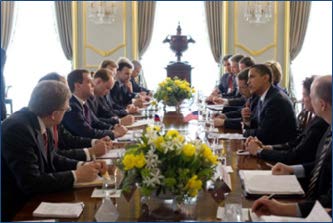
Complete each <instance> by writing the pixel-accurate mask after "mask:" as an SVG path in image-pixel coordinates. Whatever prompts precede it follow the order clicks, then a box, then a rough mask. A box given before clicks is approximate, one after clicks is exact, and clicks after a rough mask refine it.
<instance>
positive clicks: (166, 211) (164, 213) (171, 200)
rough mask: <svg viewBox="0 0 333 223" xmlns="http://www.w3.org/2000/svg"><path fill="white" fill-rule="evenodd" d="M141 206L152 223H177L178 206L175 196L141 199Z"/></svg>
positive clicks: (154, 196)
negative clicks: (170, 222) (161, 222)
mask: <svg viewBox="0 0 333 223" xmlns="http://www.w3.org/2000/svg"><path fill="white" fill-rule="evenodd" d="M141 201H142V203H143V204H142V206H143V207H145V208H146V209H147V210H145V211H146V212H147V214H148V217H149V220H153V221H161V220H162V221H179V220H180V219H181V217H180V209H179V208H180V206H179V205H178V204H177V201H176V199H175V196H172V195H164V194H159V195H155V194H153V195H151V196H145V197H143V198H142V200H141Z"/></svg>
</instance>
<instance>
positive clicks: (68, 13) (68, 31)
mask: <svg viewBox="0 0 333 223" xmlns="http://www.w3.org/2000/svg"><path fill="white" fill-rule="evenodd" d="M55 11H56V17H57V18H56V19H57V27H58V33H59V38H60V43H61V47H62V49H63V51H64V54H65V56H66V58H67V59H68V60H72V58H73V45H72V41H73V38H72V2H71V1H55Z"/></svg>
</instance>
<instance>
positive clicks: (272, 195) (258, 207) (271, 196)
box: [253, 194, 275, 212]
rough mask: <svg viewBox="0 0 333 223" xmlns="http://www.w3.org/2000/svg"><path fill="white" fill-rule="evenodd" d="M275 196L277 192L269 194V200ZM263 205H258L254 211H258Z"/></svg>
mask: <svg viewBox="0 0 333 223" xmlns="http://www.w3.org/2000/svg"><path fill="white" fill-rule="evenodd" d="M274 196H275V194H271V195H269V196H268V198H267V199H268V200H272V198H273V197H274ZM262 206H263V205H258V206H257V208H256V209H255V210H254V211H253V212H256V211H257V210H259V209H260V208H261V207H262Z"/></svg>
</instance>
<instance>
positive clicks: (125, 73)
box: [109, 58, 143, 109]
mask: <svg viewBox="0 0 333 223" xmlns="http://www.w3.org/2000/svg"><path fill="white" fill-rule="evenodd" d="M132 70H133V65H132V63H131V61H129V60H128V59H127V58H120V59H119V61H118V69H117V75H116V83H115V84H114V86H113V88H112V90H111V91H110V94H109V97H110V98H109V99H110V101H111V102H113V103H115V104H117V105H120V106H122V108H123V109H126V108H127V106H128V105H130V104H132V103H133V104H134V105H135V106H138V107H143V99H142V98H141V97H140V94H136V93H134V92H133V86H132V83H131V81H130V78H131V73H132Z"/></svg>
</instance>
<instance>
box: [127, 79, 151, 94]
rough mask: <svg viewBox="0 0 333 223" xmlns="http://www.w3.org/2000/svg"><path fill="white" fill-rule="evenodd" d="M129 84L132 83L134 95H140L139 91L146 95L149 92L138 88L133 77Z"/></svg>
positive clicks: (140, 87)
mask: <svg viewBox="0 0 333 223" xmlns="http://www.w3.org/2000/svg"><path fill="white" fill-rule="evenodd" d="M131 83H132V86H133V92H134V93H140V92H141V91H144V92H146V93H147V94H149V90H148V89H146V88H144V87H142V86H140V85H139V84H138V83H137V82H136V81H135V79H134V77H131Z"/></svg>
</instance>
